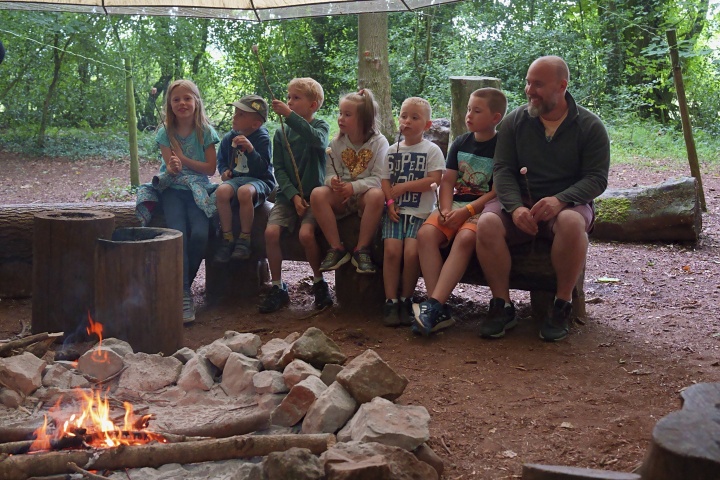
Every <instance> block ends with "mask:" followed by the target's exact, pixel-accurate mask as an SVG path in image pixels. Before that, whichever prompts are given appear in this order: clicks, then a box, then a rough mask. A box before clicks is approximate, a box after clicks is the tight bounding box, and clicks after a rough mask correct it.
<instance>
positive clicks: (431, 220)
mask: <svg viewBox="0 0 720 480" xmlns="http://www.w3.org/2000/svg"><path fill="white" fill-rule="evenodd" d="M478 218H480V215H479V214H478V215H473V216H472V217H470V218H468V220H467V222H465V223H463V224H462V225H460V228H458V229H457V230H453V229H452V228H448V227H446V226H445V225H442V224H440V212H439V211H438V210H435V211H433V212H432V213H431V214H430V216H429V217H428V218H427V220H425V223H423V226H425V225H432V226H433V227H435V228H437V229H438V230H440V231H441V232H442V233H443V235H445V238H447V240H448V242H450V240H452V239H453V238H455V235H457V233H458V232H459V231H460V230H470V231H472V232H473V233H477V221H478Z"/></svg>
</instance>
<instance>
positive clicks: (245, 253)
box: [231, 237, 250, 260]
mask: <svg viewBox="0 0 720 480" xmlns="http://www.w3.org/2000/svg"><path fill="white" fill-rule="evenodd" d="M231 258H232V259H233V260H247V259H248V258H250V239H249V238H242V237H240V238H238V239H237V241H236V242H235V250H233V252H232V257H231Z"/></svg>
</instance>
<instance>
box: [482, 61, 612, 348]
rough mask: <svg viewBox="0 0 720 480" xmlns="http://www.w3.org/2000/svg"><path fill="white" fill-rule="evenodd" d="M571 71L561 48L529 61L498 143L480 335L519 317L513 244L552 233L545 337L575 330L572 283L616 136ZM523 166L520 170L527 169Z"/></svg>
mask: <svg viewBox="0 0 720 480" xmlns="http://www.w3.org/2000/svg"><path fill="white" fill-rule="evenodd" d="M569 80H570V72H569V69H568V66H567V64H566V63H565V61H564V60H563V59H562V58H560V57H556V56H546V57H540V58H538V59H537V60H535V61H534V62H533V63H532V64H531V65H530V68H529V69H528V72H527V76H526V84H525V95H526V96H527V99H528V103H527V104H526V105H523V106H521V107H518V108H516V109H515V110H514V111H512V112H511V113H510V114H508V115H507V117H505V119H504V120H503V122H502V124H501V126H500V130H499V131H498V140H497V147H496V148H495V157H494V169H493V182H494V185H495V189H496V191H497V198H496V199H495V200H494V201H490V202H488V203H487V205H486V206H485V208H484V209H483V213H482V215H481V216H480V219H479V220H478V224H477V256H478V260H479V262H480V266H481V267H482V270H483V273H484V275H485V279H486V281H487V283H488V285H489V286H490V290H491V292H492V296H493V298H492V300H491V301H490V307H489V309H488V316H487V318H486V319H485V320H484V321H483V322H482V323H481V326H480V332H479V334H480V336H481V337H484V338H499V337H502V336H503V335H505V331H506V330H509V329H511V328H513V327H514V326H516V325H517V317H516V314H515V306H514V305H513V303H512V301H511V300H510V287H509V284H510V267H511V261H512V260H511V256H510V250H509V247H508V246H509V245H516V244H520V243H525V242H532V241H533V239H534V238H536V237H543V238H548V239H550V240H551V241H552V249H551V259H552V265H553V268H554V270H555V275H556V277H557V290H556V293H555V300H554V302H553V305H552V307H551V308H550V311H549V312H547V316H546V318H545V319H544V321H543V323H542V325H541V327H540V338H542V339H543V340H546V341H557V340H562V339H563V338H565V337H566V336H567V335H568V333H569V331H570V319H571V318H570V317H571V314H572V303H571V301H572V291H573V288H574V286H575V283H576V282H577V280H578V278H579V276H580V274H581V273H582V270H583V268H584V265H585V258H586V255H587V248H588V233H589V232H590V231H591V230H592V225H593V220H594V218H595V213H594V209H593V199H595V198H596V197H597V196H598V195H600V194H601V193H602V192H603V191H605V188H606V187H607V179H608V170H609V167H610V141H609V138H608V134H607V131H606V129H605V126H604V125H603V123H602V121H601V120H600V119H599V118H598V117H597V116H596V115H595V114H593V113H591V112H590V111H588V110H586V109H585V108H583V107H581V106H579V105H577V104H576V103H575V99H574V98H573V97H572V95H571V94H570V93H569V92H568V91H567V86H568V81H569ZM521 170H522V171H521Z"/></svg>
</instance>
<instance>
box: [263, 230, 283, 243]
mask: <svg viewBox="0 0 720 480" xmlns="http://www.w3.org/2000/svg"><path fill="white" fill-rule="evenodd" d="M281 231H282V230H281V227H280V225H268V226H267V227H266V228H265V242H266V243H271V244H273V245H276V244H278V243H280V233H281Z"/></svg>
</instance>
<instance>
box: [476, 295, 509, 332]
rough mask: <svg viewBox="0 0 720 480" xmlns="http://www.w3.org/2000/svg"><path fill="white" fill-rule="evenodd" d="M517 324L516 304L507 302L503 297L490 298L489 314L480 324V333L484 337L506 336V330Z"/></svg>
mask: <svg viewBox="0 0 720 480" xmlns="http://www.w3.org/2000/svg"><path fill="white" fill-rule="evenodd" d="M515 326H517V317H516V316H515V305H513V303H512V302H510V303H509V304H506V303H505V300H503V299H502V298H493V299H492V300H490V306H489V307H488V315H487V317H486V318H485V320H483V322H482V323H481V324H480V332H478V335H480V336H481V337H483V338H501V337H503V336H505V331H506V330H510V329H511V328H515Z"/></svg>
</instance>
